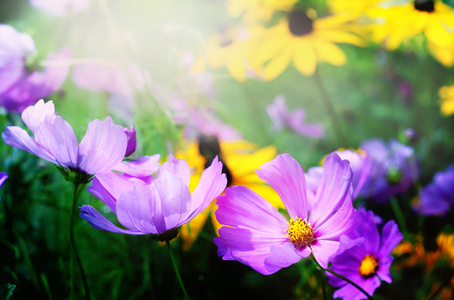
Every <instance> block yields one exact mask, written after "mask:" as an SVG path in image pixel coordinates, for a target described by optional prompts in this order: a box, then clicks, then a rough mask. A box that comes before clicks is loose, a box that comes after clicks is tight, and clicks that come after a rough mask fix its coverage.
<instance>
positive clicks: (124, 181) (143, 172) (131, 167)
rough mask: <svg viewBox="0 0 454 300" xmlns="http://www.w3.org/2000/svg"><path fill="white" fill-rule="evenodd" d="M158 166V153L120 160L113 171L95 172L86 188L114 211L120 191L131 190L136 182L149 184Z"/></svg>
mask: <svg viewBox="0 0 454 300" xmlns="http://www.w3.org/2000/svg"><path fill="white" fill-rule="evenodd" d="M159 167H160V163H159V154H156V155H153V156H143V157H141V158H139V159H137V160H132V161H122V162H120V163H119V164H117V165H116V166H114V167H113V170H114V171H110V172H105V173H98V174H96V176H95V178H94V179H93V181H92V185H91V186H89V187H88V189H87V190H88V191H89V192H90V193H91V194H93V195H94V196H95V197H96V198H98V199H100V200H101V201H103V202H104V203H105V204H106V205H107V206H108V207H109V208H110V209H111V210H112V211H113V212H116V208H115V207H116V202H117V199H118V198H120V195H121V193H123V192H124V191H131V190H132V189H133V188H134V185H135V184H136V183H141V184H143V185H147V184H151V183H152V182H153V181H154V177H153V176H152V174H153V173H155V172H156V171H157V170H158V169H159Z"/></svg>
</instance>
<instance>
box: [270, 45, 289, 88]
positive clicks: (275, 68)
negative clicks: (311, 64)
mask: <svg viewBox="0 0 454 300" xmlns="http://www.w3.org/2000/svg"><path fill="white" fill-rule="evenodd" d="M292 54H293V52H292V50H291V47H288V48H287V49H286V50H285V51H284V52H282V53H281V54H279V55H278V56H276V57H275V58H273V59H271V61H270V62H269V63H268V64H267V65H266V66H265V69H264V71H263V79H264V80H266V81H270V80H273V79H274V78H276V77H277V76H279V75H280V74H281V73H282V72H284V70H285V69H286V68H287V66H288V64H289V63H290V61H291V60H292Z"/></svg>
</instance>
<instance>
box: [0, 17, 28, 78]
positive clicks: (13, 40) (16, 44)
mask: <svg viewBox="0 0 454 300" xmlns="http://www.w3.org/2000/svg"><path fill="white" fill-rule="evenodd" d="M35 50H36V49H35V43H34V42H33V39H32V38H31V36H30V35H28V34H27V33H22V32H18V31H17V30H16V29H15V28H14V27H12V26H10V25H6V24H0V72H1V73H0V74H3V68H5V67H7V66H9V65H11V64H12V65H14V64H17V63H19V64H20V65H22V64H23V63H24V62H25V58H26V57H27V56H28V55H30V54H32V53H33V52H35ZM2 79H4V78H2ZM5 79H6V78H5ZM0 82H2V84H3V83H4V80H1V81H0Z"/></svg>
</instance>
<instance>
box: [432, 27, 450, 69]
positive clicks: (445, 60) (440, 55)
mask: <svg viewBox="0 0 454 300" xmlns="http://www.w3.org/2000/svg"><path fill="white" fill-rule="evenodd" d="M427 48H429V50H430V52H432V54H433V56H434V57H435V58H436V59H437V60H438V61H439V62H440V63H442V64H443V65H444V66H446V67H451V66H452V65H454V34H453V35H451V39H448V40H446V45H444V46H438V45H437V44H434V43H430V42H429V43H428V44H427Z"/></svg>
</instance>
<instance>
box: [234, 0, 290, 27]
mask: <svg viewBox="0 0 454 300" xmlns="http://www.w3.org/2000/svg"><path fill="white" fill-rule="evenodd" d="M296 2H297V0H228V1H227V13H228V14H229V15H230V16H232V17H234V18H237V17H242V19H243V21H244V22H246V23H253V22H257V21H269V20H270V19H271V17H272V16H273V14H274V12H275V11H277V10H282V11H288V10H289V9H291V8H292V7H293V5H294V4H295V3H296Z"/></svg>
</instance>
